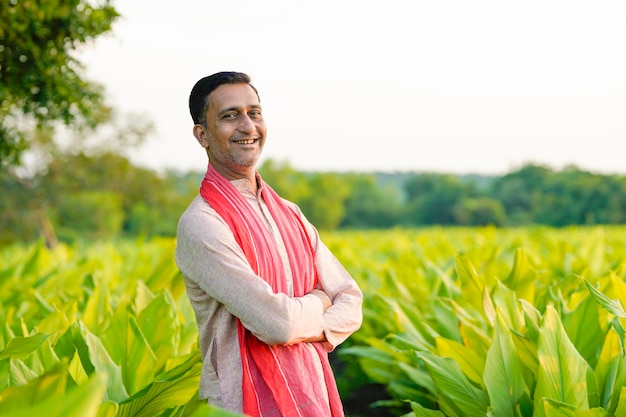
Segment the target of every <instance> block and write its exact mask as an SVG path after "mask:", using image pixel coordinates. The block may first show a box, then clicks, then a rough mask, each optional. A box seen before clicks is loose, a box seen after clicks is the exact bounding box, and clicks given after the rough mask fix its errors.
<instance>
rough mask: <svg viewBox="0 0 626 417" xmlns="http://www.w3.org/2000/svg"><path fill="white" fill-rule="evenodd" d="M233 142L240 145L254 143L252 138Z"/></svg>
mask: <svg viewBox="0 0 626 417" xmlns="http://www.w3.org/2000/svg"><path fill="white" fill-rule="evenodd" d="M235 143H238V144H240V145H252V144H253V143H254V139H244V140H236V141H235Z"/></svg>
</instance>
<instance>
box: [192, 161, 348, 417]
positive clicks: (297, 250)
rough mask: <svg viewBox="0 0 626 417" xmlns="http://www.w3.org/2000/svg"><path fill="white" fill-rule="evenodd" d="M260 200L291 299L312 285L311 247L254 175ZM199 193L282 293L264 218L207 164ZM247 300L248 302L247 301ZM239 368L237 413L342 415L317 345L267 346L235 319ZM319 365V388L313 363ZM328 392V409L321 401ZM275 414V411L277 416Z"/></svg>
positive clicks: (285, 416)
mask: <svg viewBox="0 0 626 417" xmlns="http://www.w3.org/2000/svg"><path fill="white" fill-rule="evenodd" d="M256 179H257V182H258V184H259V187H260V189H261V198H262V199H263V201H264V202H265V203H266V204H267V207H268V209H269V212H270V214H271V215H272V217H273V218H274V220H275V221H276V224H277V226H278V231H279V232H280V235H281V236H282V238H283V241H284V243H285V247H286V249H287V255H288V258H289V264H290V266H291V274H292V276H293V277H294V282H293V290H294V296H295V297H301V296H303V295H306V294H308V293H309V292H310V291H311V290H313V289H314V288H315V286H316V284H317V270H316V268H315V263H314V257H315V253H314V249H313V247H312V246H311V241H310V239H309V236H308V234H307V232H306V229H305V227H304V224H303V223H302V221H301V219H300V217H299V216H298V215H297V214H296V213H295V212H294V211H293V210H292V209H291V208H290V207H289V206H288V205H287V204H285V202H284V201H283V200H282V199H281V198H280V197H279V196H278V195H277V194H276V192H274V190H272V189H271V188H270V187H269V186H268V185H267V184H265V183H264V182H263V181H262V180H261V177H260V176H259V175H258V173H257V174H256ZM200 194H201V195H202V197H203V198H204V199H205V200H206V201H207V202H208V203H209V205H210V206H211V207H212V208H213V209H214V210H215V211H216V212H217V213H218V214H219V215H220V216H221V217H222V219H224V221H225V222H226V223H227V224H228V225H229V226H230V229H231V230H232V232H233V235H234V236H235V239H236V241H237V243H238V244H239V246H240V247H241V249H242V250H243V252H244V254H245V255H246V258H247V260H248V262H249V263H250V266H251V267H252V269H253V270H254V272H255V273H256V274H257V275H258V276H259V277H260V278H261V279H264V280H265V281H267V282H268V283H269V284H270V285H271V286H272V289H273V290H274V292H276V293H278V292H283V293H286V292H287V279H286V275H285V271H284V268H283V263H282V261H281V258H280V254H279V252H278V248H277V246H276V243H275V241H274V238H273V236H272V234H271V232H270V230H269V228H268V227H267V224H266V222H265V220H264V219H262V218H261V216H260V215H259V214H258V213H257V212H256V211H255V210H254V209H253V207H252V206H251V204H250V203H249V202H248V201H246V199H245V198H244V197H243V196H242V195H241V193H240V192H239V191H238V190H237V189H236V188H235V187H234V186H233V185H232V184H231V183H230V182H229V181H228V180H227V179H226V178H224V177H223V176H222V175H221V174H219V173H218V172H217V171H216V170H215V168H214V167H213V166H212V165H211V164H209V167H208V170H207V173H206V175H205V176H204V181H202V187H201V188H200ZM251 302H253V300H251ZM237 327H238V332H239V349H240V352H241V362H242V366H243V385H242V392H243V410H244V413H245V414H246V415H249V416H253V417H262V416H272V417H273V416H276V417H278V416H282V417H291V416H298V417H343V415H344V414H343V408H342V405H341V400H340V399H339V393H338V391H337V386H336V384H335V379H334V377H333V372H332V369H331V367H330V364H329V362H328V353H327V352H326V350H325V349H324V347H323V346H322V343H313V345H314V346H315V351H316V352H317V354H315V352H312V351H311V350H310V349H307V346H305V345H304V344H303V343H297V344H294V345H291V346H281V345H275V346H270V345H267V344H265V343H263V342H261V341H260V340H259V339H257V338H256V337H255V336H253V335H252V334H251V333H250V332H249V331H248V330H246V329H245V328H244V327H243V325H242V324H241V322H240V321H239V320H237ZM316 362H321V364H322V369H323V371H324V381H325V385H326V386H325V387H323V386H320V383H318V382H319V381H320V378H319V376H318V373H317V370H316V368H315V363H316ZM326 390H327V391H328V396H329V399H330V409H329V407H328V405H327V404H326V401H325V400H324V397H325V395H324V391H326ZM277 412H279V413H277Z"/></svg>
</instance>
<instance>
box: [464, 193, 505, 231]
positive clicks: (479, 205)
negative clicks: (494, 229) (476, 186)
mask: <svg viewBox="0 0 626 417" xmlns="http://www.w3.org/2000/svg"><path fill="white" fill-rule="evenodd" d="M452 211H453V214H454V219H455V224H457V225H461V226H488V225H493V226H502V225H504V222H505V214H504V207H503V206H502V204H501V203H500V202H499V201H498V200H495V199H493V198H489V197H477V198H464V199H462V200H461V201H460V202H459V203H458V204H457V205H455V206H454V208H453V209H452Z"/></svg>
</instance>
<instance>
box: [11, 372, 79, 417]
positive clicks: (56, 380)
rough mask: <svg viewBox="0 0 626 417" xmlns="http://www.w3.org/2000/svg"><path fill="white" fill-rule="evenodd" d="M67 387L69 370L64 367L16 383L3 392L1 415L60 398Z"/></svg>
mask: <svg viewBox="0 0 626 417" xmlns="http://www.w3.org/2000/svg"><path fill="white" fill-rule="evenodd" d="M66 388H67V372H66V371H65V369H64V368H63V367H59V368H58V369H56V370H54V371H53V372H49V373H47V374H45V375H42V376H40V377H38V378H34V379H32V380H30V381H28V383H27V384H24V385H14V386H12V387H10V388H9V389H7V390H6V391H4V392H2V401H0V415H2V416H4V414H5V413H7V412H10V411H14V410H18V409H22V408H27V407H29V406H30V405H32V404H37V403H40V402H45V401H46V400H49V399H51V398H59V397H61V396H63V395H64V394H65V391H66Z"/></svg>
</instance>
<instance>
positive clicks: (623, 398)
mask: <svg viewBox="0 0 626 417" xmlns="http://www.w3.org/2000/svg"><path fill="white" fill-rule="evenodd" d="M615 415H616V416H626V386H623V387H621V388H620V391H619V400H618V403H617V408H616V409H615Z"/></svg>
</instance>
